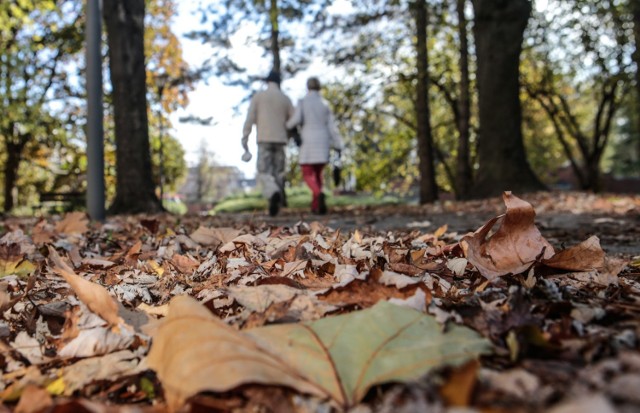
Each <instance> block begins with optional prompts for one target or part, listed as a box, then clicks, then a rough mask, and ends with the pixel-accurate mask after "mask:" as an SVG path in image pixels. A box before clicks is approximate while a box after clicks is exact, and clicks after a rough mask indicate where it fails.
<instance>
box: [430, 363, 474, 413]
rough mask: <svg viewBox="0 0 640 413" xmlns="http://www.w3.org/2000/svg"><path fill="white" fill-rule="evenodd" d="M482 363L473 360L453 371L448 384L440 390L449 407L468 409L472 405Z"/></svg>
mask: <svg viewBox="0 0 640 413" xmlns="http://www.w3.org/2000/svg"><path fill="white" fill-rule="evenodd" d="M479 369H480V362H479V361H478V360H472V361H470V362H468V363H467V364H465V365H464V366H461V367H459V368H457V369H455V370H454V371H453V373H452V374H451V376H450V377H449V379H448V380H447V382H446V383H445V384H444V385H443V386H442V387H441V388H440V394H441V395H442V398H443V399H444V400H445V401H446V402H447V405H449V406H456V407H466V406H469V404H470V403H471V395H472V393H473V387H474V386H475V384H476V381H477V379H478V370H479Z"/></svg>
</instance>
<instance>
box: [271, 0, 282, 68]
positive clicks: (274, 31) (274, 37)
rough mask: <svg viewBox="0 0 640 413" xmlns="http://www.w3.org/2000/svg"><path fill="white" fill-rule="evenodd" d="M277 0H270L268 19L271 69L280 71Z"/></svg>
mask: <svg viewBox="0 0 640 413" xmlns="http://www.w3.org/2000/svg"><path fill="white" fill-rule="evenodd" d="M279 14H280V11H279V10H278V0H271V6H270V7H269V21H270V22H271V54H272V55H273V70H275V71H276V72H278V73H282V72H281V70H280V69H281V64H280V28H279V25H278V15H279Z"/></svg>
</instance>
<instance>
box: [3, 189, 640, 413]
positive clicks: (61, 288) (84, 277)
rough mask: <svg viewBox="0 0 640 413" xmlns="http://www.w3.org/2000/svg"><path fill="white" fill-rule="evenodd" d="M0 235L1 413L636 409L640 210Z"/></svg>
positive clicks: (546, 199)
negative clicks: (74, 412) (1, 315)
mask: <svg viewBox="0 0 640 413" xmlns="http://www.w3.org/2000/svg"><path fill="white" fill-rule="evenodd" d="M3 227H4V231H3V234H2V238H1V239H0V276H2V280H1V281H0V307H2V311H3V320H2V321H1V322H0V338H1V339H2V341H1V342H0V346H2V359H1V360H0V362H1V363H0V365H1V366H2V369H3V370H2V373H3V379H2V382H1V383H0V390H1V393H0V397H1V398H2V401H3V404H2V409H3V410H6V411H20V412H39V411H89V412H102V411H120V410H122V411H148V412H152V411H153V412H155V411H167V410H180V409H182V410H184V411H186V410H188V409H191V411H237V412H248V411H273V412H287V411H290V412H331V411H344V410H346V411H353V412H389V411H394V412H398V411H400V412H415V411H433V412H440V411H441V412H446V411H451V412H453V411H460V409H461V408H466V409H469V410H467V411H492V412H517V411H522V412H529V411H552V412H616V411H620V412H627V411H629V412H631V411H638V409H640V395H639V393H638V391H637V389H638V388H640V355H639V353H638V347H639V341H638V340H639V337H640V319H639V317H638V316H639V315H640V279H639V275H640V271H639V269H638V268H639V267H640V262H639V261H640V260H639V259H638V257H637V256H638V255H640V241H639V240H640V198H638V197H624V196H619V197H611V196H594V195H586V194H579V193H561V194H548V193H541V194H533V195H528V196H526V197H522V199H520V198H518V197H515V196H513V195H510V194H505V196H504V197H503V199H493V200H489V201H483V202H479V201H475V202H465V203H443V204H438V205H432V206H428V207H397V206H394V207H383V208H372V209H358V208H353V209H350V208H344V209H342V210H339V211H334V212H333V213H332V214H330V215H328V216H323V217H317V216H311V215H304V214H299V213H294V212H287V211H284V213H283V214H281V215H280V216H278V217H275V218H271V217H267V216H265V215H264V214H263V213H261V212H257V213H255V214H235V215H224V216H218V217H181V218H178V217H172V216H166V215H162V216H137V217H114V218H111V219H109V220H108V221H107V222H106V223H105V224H96V223H89V222H88V221H87V220H86V217H85V216H84V215H83V214H78V213H75V214H69V215H66V216H65V217H51V218H47V219H18V218H7V219H5V220H4V221H3ZM177 297H178V298H177ZM189 297H190V298H189ZM456 409H458V410H456Z"/></svg>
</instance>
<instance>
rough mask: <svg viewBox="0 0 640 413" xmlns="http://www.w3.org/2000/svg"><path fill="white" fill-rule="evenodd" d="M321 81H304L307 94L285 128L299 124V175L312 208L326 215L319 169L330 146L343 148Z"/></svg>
mask: <svg viewBox="0 0 640 413" xmlns="http://www.w3.org/2000/svg"><path fill="white" fill-rule="evenodd" d="M320 87H321V85H320V81H319V80H318V79H317V78H315V77H310V78H309V79H308V80H307V89H308V93H307V95H306V96H305V97H304V98H303V99H300V101H299V102H298V105H297V106H296V108H295V111H294V112H293V116H291V118H289V120H288V121H287V124H286V126H287V128H288V129H291V128H294V127H296V126H299V125H301V126H302V128H301V132H300V136H301V138H302V144H301V145H300V158H299V162H300V167H301V169H302V177H303V178H304V181H305V182H306V184H307V185H308V186H309V189H311V192H312V193H313V199H312V202H311V211H312V212H313V213H317V214H326V213H327V205H326V202H325V195H324V193H323V192H322V185H323V182H322V171H323V170H324V167H325V165H326V164H327V163H328V162H329V150H330V149H331V148H333V149H336V150H338V151H341V150H342V138H341V137H340V134H339V133H338V130H337V128H336V125H335V121H334V118H333V113H332V112H331V109H329V105H328V104H327V102H325V100H324V99H323V98H322V96H321V95H320Z"/></svg>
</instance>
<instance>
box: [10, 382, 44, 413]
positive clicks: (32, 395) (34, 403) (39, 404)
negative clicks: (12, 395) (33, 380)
mask: <svg viewBox="0 0 640 413" xmlns="http://www.w3.org/2000/svg"><path fill="white" fill-rule="evenodd" d="M52 405H53V399H52V398H51V396H50V395H49V393H48V392H47V391H46V390H45V389H43V388H40V387H38V386H34V385H32V384H29V385H27V386H26V387H25V388H24V390H22V396H21V397H20V401H19V402H18V405H17V406H16V410H15V413H36V412H43V411H47V410H48V408H49V407H51V406H52Z"/></svg>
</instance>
